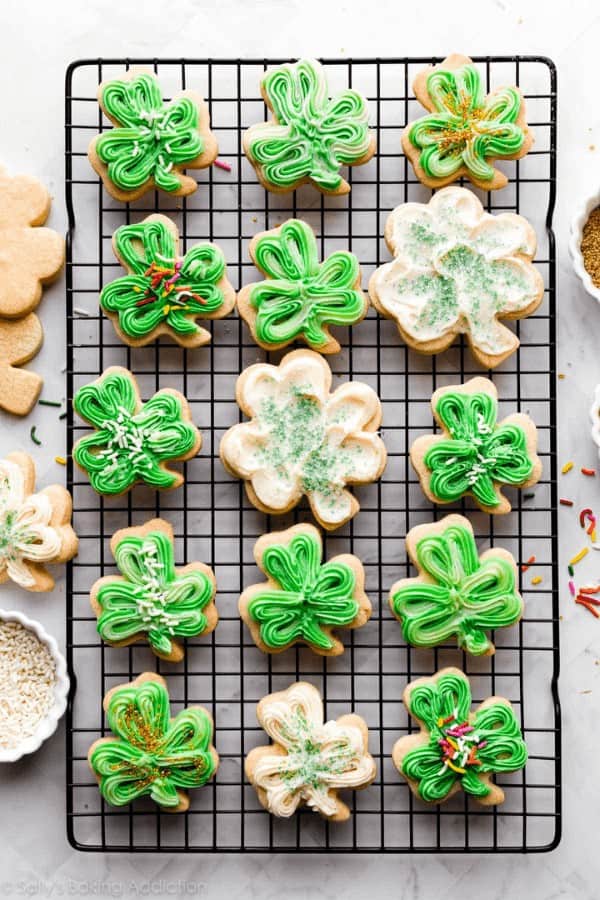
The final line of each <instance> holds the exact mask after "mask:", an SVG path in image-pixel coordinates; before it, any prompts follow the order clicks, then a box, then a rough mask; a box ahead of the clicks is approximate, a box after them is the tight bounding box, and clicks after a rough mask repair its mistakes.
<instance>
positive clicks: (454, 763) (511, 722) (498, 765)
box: [392, 668, 527, 806]
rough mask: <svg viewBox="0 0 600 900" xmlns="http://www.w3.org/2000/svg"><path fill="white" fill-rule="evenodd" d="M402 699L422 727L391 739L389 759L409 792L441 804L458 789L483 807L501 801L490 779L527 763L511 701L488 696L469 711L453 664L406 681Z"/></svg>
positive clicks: (466, 689) (467, 692) (465, 684)
mask: <svg viewBox="0 0 600 900" xmlns="http://www.w3.org/2000/svg"><path fill="white" fill-rule="evenodd" d="M402 699H403V701H404V704H405V706H406V708H407V710H408V712H409V713H410V715H411V716H412V718H413V719H414V720H415V721H416V722H417V724H418V725H419V726H420V729H421V730H420V731H418V732H417V733H415V734H409V735H407V736H406V737H403V738H400V740H399V741H396V743H395V744H394V749H393V750H392V759H393V761H394V765H395V766H396V768H397V769H398V771H399V772H400V774H401V775H403V776H404V778H406V780H407V781H408V785H409V787H410V789H411V791H412V792H413V794H414V795H415V796H416V797H418V798H419V799H420V800H424V801H425V802H426V803H443V802H444V801H445V800H447V799H448V798H449V797H452V796H453V794H455V793H456V792H457V791H459V790H460V789H461V788H462V790H463V791H464V792H465V793H466V794H470V795H471V796H472V797H474V798H475V800H477V802H478V803H481V804H482V805H483V806H494V805H496V804H498V803H502V801H503V800H504V791H503V790H502V788H501V787H499V786H498V785H497V784H494V782H493V781H492V780H491V779H492V777H493V776H494V775H495V774H497V773H498V774H499V773H504V772H516V771H517V770H518V769H522V768H523V766H524V765H525V763H526V762H527V747H526V745H525V741H524V740H523V737H522V735H521V729H520V728H519V723H518V722H517V718H516V716H515V713H514V710H513V708H512V706H511V704H510V701H508V700H506V699H505V698H504V697H489V698H488V699H487V700H484V702H483V703H482V704H480V706H478V707H477V709H476V710H475V712H471V688H470V685H469V679H468V678H467V676H466V675H465V674H464V672H461V671H460V669H454V668H447V669H441V670H440V671H439V672H437V673H436V674H435V675H434V676H433V677H432V678H418V679H417V680H416V681H411V682H410V684H408V685H407V687H406V689H405V691H404V694H403V696H402Z"/></svg>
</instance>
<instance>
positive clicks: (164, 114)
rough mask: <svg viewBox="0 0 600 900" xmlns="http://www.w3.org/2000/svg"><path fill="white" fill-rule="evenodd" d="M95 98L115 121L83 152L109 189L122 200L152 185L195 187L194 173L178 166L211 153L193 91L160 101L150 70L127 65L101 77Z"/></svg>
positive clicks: (199, 163)
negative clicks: (116, 74) (113, 74)
mask: <svg viewBox="0 0 600 900" xmlns="http://www.w3.org/2000/svg"><path fill="white" fill-rule="evenodd" d="M98 102H99V104H100V106H101V108H102V111H103V112H104V114H105V115H106V116H107V117H108V118H109V119H110V121H111V122H112V123H113V125H114V126H115V127H114V128H111V129H110V130H108V131H104V132H102V134H98V135H96V137H95V138H94V139H93V140H92V142H91V144H90V146H89V149H88V156H89V159H90V162H91V164H92V166H93V167H94V169H95V170H96V172H97V173H98V174H99V175H100V177H101V178H102V181H103V182H104V186H105V188H106V190H107V191H108V192H109V194H112V196H113V197H114V198H115V199H116V200H122V201H123V202H128V201H131V200H136V199H137V198H138V197H141V196H142V194H145V193H146V192H147V191H150V190H153V189H154V188H157V189H158V190H161V191H166V192H167V193H169V194H173V195H176V196H179V195H187V194H191V193H193V191H195V190H196V188H197V187H198V183H197V181H196V179H195V178H191V177H190V176H189V175H184V174H183V173H182V170H183V169H203V168H206V166H210V165H211V164H212V163H213V162H214V160H215V159H216V156H217V142H216V140H215V136H214V135H213V133H212V131H211V130H210V120H209V113H208V106H207V105H206V103H205V102H204V100H203V99H202V97H201V96H200V95H199V94H197V93H196V92H195V91H188V90H185V91H181V92H180V93H178V94H176V95H175V96H174V97H173V99H172V100H171V101H170V103H164V102H163V99H162V91H161V88H160V84H159V83H158V80H157V78H156V76H155V75H153V74H152V72H147V71H145V70H144V69H139V68H133V69H130V70H129V71H128V72H126V73H125V74H124V75H123V76H122V77H121V78H117V79H115V80H113V81H103V82H102V84H101V85H100V86H99V87H98Z"/></svg>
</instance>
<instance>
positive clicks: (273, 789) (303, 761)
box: [245, 681, 377, 822]
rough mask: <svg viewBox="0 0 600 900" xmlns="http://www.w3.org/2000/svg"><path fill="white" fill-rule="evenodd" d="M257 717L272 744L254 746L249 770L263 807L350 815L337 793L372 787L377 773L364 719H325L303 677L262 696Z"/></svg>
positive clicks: (284, 814)
mask: <svg viewBox="0 0 600 900" xmlns="http://www.w3.org/2000/svg"><path fill="white" fill-rule="evenodd" d="M256 715H257V718H258V721H259V722H260V724H261V725H262V727H263V728H264V730H265V731H266V732H267V734H268V735H269V737H270V738H271V740H272V741H273V743H272V744H270V745H269V746H266V747H255V748H254V749H253V750H251V751H250V753H249V754H248V756H247V757H246V765H245V768H246V775H247V776H248V779H249V780H250V783H251V784H252V785H254V787H255V788H256V791H257V793H258V799H259V800H260V802H261V804H262V805H263V806H264V808H265V809H267V810H268V811H269V812H270V813H272V814H273V815H274V816H279V817H281V818H289V817H290V816H292V815H293V814H294V813H295V812H296V810H297V809H298V807H300V806H303V805H306V806H309V807H311V808H312V809H313V810H314V811H315V812H319V813H320V814H321V815H322V816H324V817H325V818H327V819H330V820H331V821H334V822H343V821H345V820H346V819H348V818H349V816H350V810H349V809H348V807H347V806H346V804H345V803H343V802H342V801H341V800H340V798H339V797H338V793H337V792H338V791H339V790H341V789H352V790H357V789H360V788H365V787H368V785H369V784H371V782H372V781H373V780H374V778H375V775H376V774H377V770H376V766H375V760H374V759H373V757H372V756H371V754H370V753H369V750H368V739H369V732H368V729H367V726H366V723H365V721H364V719H362V718H361V717H360V716H357V715H354V714H350V715H345V716H341V717H340V718H339V719H337V720H336V721H330V722H324V721H323V701H322V700H321V696H320V694H319V692H318V690H317V689H316V687H313V685H312V684H308V683H307V682H304V681H299V682H297V683H296V684H292V685H291V686H290V687H289V688H287V690H285V691H279V692H278V693H276V694H269V695H268V696H267V697H263V699H262V700H261V701H260V703H259V704H258V707H257V710H256Z"/></svg>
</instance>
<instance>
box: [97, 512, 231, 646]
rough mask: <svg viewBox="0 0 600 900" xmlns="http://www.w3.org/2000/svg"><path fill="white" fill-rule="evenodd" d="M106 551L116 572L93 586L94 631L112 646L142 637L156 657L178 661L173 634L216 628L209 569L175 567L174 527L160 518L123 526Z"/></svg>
mask: <svg viewBox="0 0 600 900" xmlns="http://www.w3.org/2000/svg"><path fill="white" fill-rule="evenodd" d="M110 549H111V552H112V554H113V556H114V558H115V562H116V564H117V568H118V569H119V572H120V573H121V574H120V575H105V576H104V577H103V578H100V579H99V580H98V581H96V583H95V584H94V585H93V587H92V590H91V594H90V600H91V604H92V609H93V610H94V612H95V613H96V615H97V617H98V633H99V634H100V636H101V637H102V639H103V640H104V641H106V642H107V643H109V644H111V645H112V646H114V647H127V646H128V645H129V644H133V643H135V642H136V641H140V640H144V639H146V640H147V641H148V643H149V644H150V647H151V649H152V650H153V651H154V653H156V655H157V656H159V657H161V659H167V660H169V661H170V662H180V661H181V660H182V659H183V657H184V650H183V647H182V646H181V644H180V643H179V641H177V640H176V638H188V637H196V636H198V635H205V634H208V633H209V632H211V631H214V629H215V627H216V624H217V621H218V615H217V608H216V606H215V604H214V596H215V591H216V581H215V576H214V574H213V571H212V569H211V568H209V566H206V565H204V563H201V562H192V563H189V565H187V566H182V567H180V568H179V567H178V568H176V567H175V564H174V549H173V529H172V527H171V525H170V524H169V523H168V522H165V521H164V519H151V520H150V521H149V522H146V524H145V525H142V526H141V527H139V528H122V529H121V530H120V531H117V532H115V534H113V536H112V538H111V542H110Z"/></svg>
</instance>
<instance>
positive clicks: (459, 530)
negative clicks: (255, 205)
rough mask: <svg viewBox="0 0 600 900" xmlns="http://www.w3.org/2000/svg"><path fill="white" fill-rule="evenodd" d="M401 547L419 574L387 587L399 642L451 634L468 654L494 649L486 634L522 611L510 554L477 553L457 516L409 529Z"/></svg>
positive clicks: (436, 640)
mask: <svg viewBox="0 0 600 900" xmlns="http://www.w3.org/2000/svg"><path fill="white" fill-rule="evenodd" d="M406 549H407V551H408V556H409V558H410V560H411V562H412V563H413V565H414V566H415V567H416V568H417V569H418V571H419V574H418V576H417V577H416V578H402V579H401V580H400V581H397V582H396V583H395V584H393V585H392V588H391V590H390V606H391V609H392V612H393V614H394V615H395V616H396V618H397V619H398V620H399V621H400V623H401V625H402V632H403V634H404V638H405V640H406V641H407V642H408V643H409V644H412V645H413V646H415V647H435V646H437V645H438V644H444V643H446V642H447V641H448V640H450V639H451V638H455V639H456V642H457V644H458V646H459V647H460V649H461V650H465V651H466V652H467V653H472V654H473V655H474V656H482V655H486V656H489V655H491V654H492V653H494V650H495V647H494V645H493V643H492V641H491V640H490V638H489V636H488V634H487V632H488V631H490V629H492V628H504V627H506V626H508V625H514V624H515V623H516V622H518V621H519V619H520V618H521V616H522V615H523V600H522V598H521V595H520V594H519V592H518V590H517V583H518V570H517V564H516V563H515V560H514V558H513V556H512V554H511V553H509V552H508V550H504V549H503V548H502V547H492V548H491V549H489V550H486V551H485V553H482V554H481V556H480V555H479V552H478V550H477V544H476V543H475V536H474V534H473V526H472V525H471V523H470V522H469V520H468V519H465V518H464V516H458V515H451V516H446V517H445V518H444V519H441V520H440V521H439V522H428V523H426V524H424V525H417V526H416V527H415V528H412V529H411V530H410V531H409V532H408V534H407V535H406Z"/></svg>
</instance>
